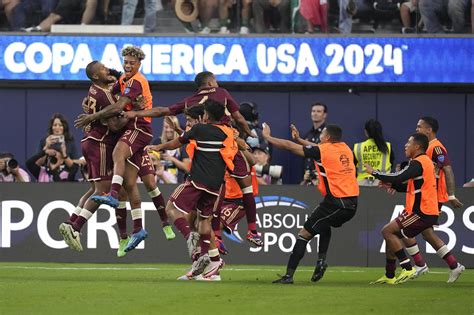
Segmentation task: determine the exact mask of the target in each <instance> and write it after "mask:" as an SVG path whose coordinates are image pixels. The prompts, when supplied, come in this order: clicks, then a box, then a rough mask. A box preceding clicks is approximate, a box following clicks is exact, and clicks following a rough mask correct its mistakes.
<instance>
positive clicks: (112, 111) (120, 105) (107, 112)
mask: <svg viewBox="0 0 474 315" xmlns="http://www.w3.org/2000/svg"><path fill="white" fill-rule="evenodd" d="M130 102H131V100H130V99H129V98H128V97H126V96H122V97H121V98H120V99H119V100H118V101H117V103H115V104H112V105H110V106H107V107H105V108H104V109H102V110H100V111H98V112H96V113H93V114H89V115H88V114H81V115H79V116H77V119H76V120H75V121H74V127H76V128H82V127H84V126H87V125H88V124H90V123H91V122H93V121H94V120H99V119H107V118H110V117H113V116H116V115H117V114H119V113H120V112H121V111H123V109H124V108H125V105H127V104H128V103H130Z"/></svg>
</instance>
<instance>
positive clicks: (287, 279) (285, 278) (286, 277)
mask: <svg viewBox="0 0 474 315" xmlns="http://www.w3.org/2000/svg"><path fill="white" fill-rule="evenodd" d="M278 276H279V277H281V278H280V279H277V280H274V281H272V283H281V284H293V277H292V276H290V275H284V276H280V275H278Z"/></svg>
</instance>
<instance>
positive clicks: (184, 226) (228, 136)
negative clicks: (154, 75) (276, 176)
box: [147, 99, 238, 276]
mask: <svg viewBox="0 0 474 315" xmlns="http://www.w3.org/2000/svg"><path fill="white" fill-rule="evenodd" d="M203 105H204V117H203V118H204V121H206V122H207V123H206V124H196V125H194V126H193V127H192V128H191V129H190V130H189V131H186V132H185V133H184V134H182V135H181V136H180V137H179V138H176V139H174V140H172V141H170V142H167V143H162V144H159V145H155V146H148V147H147V148H148V149H151V150H155V151H159V150H173V149H177V148H179V147H181V146H183V145H184V144H187V147H186V151H187V153H188V155H189V157H190V158H191V160H192V167H191V171H190V174H189V176H188V179H187V181H186V182H185V183H184V184H183V185H180V186H179V187H178V188H176V190H175V191H174V192H173V194H172V195H171V197H170V199H169V201H168V204H167V206H166V211H167V212H168V215H169V216H170V218H171V219H172V220H173V222H174V225H175V226H176V228H177V229H178V230H179V231H180V232H181V234H183V236H184V238H185V239H186V240H187V243H188V250H189V249H190V243H192V241H193V240H192V238H193V235H192V234H191V229H190V227H189V223H188V221H187V219H186V216H187V214H189V213H191V212H193V211H196V209H198V216H199V223H198V231H199V235H200V239H199V245H200V247H201V251H200V254H199V258H198V259H197V260H196V262H195V263H194V264H193V268H192V270H191V274H192V276H197V275H199V274H202V273H203V271H204V270H205V269H206V267H207V266H208V265H209V264H210V263H211V258H212V257H210V255H209V254H210V253H209V247H210V244H211V232H212V228H211V222H210V220H211V217H212V215H213V213H214V211H215V210H216V209H217V208H218V206H219V203H220V202H219V201H220V200H219V199H220V198H219V197H220V195H221V191H222V189H223V187H222V186H223V185H222V184H223V181H224V173H225V170H226V168H228V169H230V170H232V169H233V168H234V165H233V162H232V161H233V159H234V156H235V154H236V153H237V151H238V148H237V144H236V143H235V141H234V131H233V129H232V128H230V127H229V126H227V125H226V124H222V123H221V119H222V116H224V115H225V106H224V105H223V104H220V103H218V102H215V101H213V100H209V99H208V100H206V101H204V102H203ZM216 251H217V249H216ZM214 253H215V252H214ZM189 254H190V255H192V253H191V252H190V253H189ZM216 254H217V255H218V254H219V252H218V251H217V253H216ZM219 259H220V258H219Z"/></svg>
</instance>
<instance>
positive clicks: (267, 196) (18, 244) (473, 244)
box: [0, 183, 474, 268]
mask: <svg viewBox="0 0 474 315" xmlns="http://www.w3.org/2000/svg"><path fill="white" fill-rule="evenodd" d="M1 188H2V189H1V190H0V200H1V208H0V209H1V213H0V215H1V216H0V222H1V224H0V236H1V237H0V261H44V262H83V263H86V262H90V263H116V262H123V263H158V262H161V263H187V262H188V260H189V258H188V257H187V250H186V245H185V242H184V240H183V238H182V237H181V235H179V233H177V234H178V235H177V238H176V239H175V240H174V241H166V240H165V238H164V235H163V233H162V232H161V223H160V221H159V217H158V214H157V213H156V210H155V209H154V207H153V204H152V202H151V201H150V200H149V198H148V197H147V194H146V191H145V189H144V187H142V186H141V187H140V190H141V197H142V200H143V201H144V203H143V205H142V206H143V209H144V210H145V215H144V224H145V228H146V229H147V231H148V232H149V237H148V238H147V240H146V241H145V242H144V246H143V244H142V245H140V246H139V248H138V249H136V250H134V251H132V252H130V253H129V254H127V256H125V257H124V258H121V259H119V258H117V257H116V248H117V247H118V239H117V232H116V227H115V226H114V225H115V223H116V219H115V213H114V211H113V209H111V208H108V207H107V206H102V207H101V208H100V209H99V211H98V212H97V215H94V216H93V217H92V218H91V219H90V220H89V222H88V223H87V226H85V228H84V229H83V232H82V245H83V247H84V251H83V252H81V253H78V252H75V251H72V250H70V249H68V248H67V246H66V244H65V243H64V241H63V240H62V238H61V236H60V234H59V231H58V225H59V224H60V223H61V222H63V221H64V220H65V219H66V218H67V216H68V212H69V213H72V211H73V210H74V208H75V204H76V202H77V200H78V199H79V197H80V196H81V195H82V194H83V193H84V192H85V191H86V190H87V188H88V186H87V185H86V184H81V183H53V184H2V186H1ZM174 188H175V186H173V185H163V186H161V187H160V189H161V190H162V192H163V194H164V196H165V197H168V196H169V195H170V194H171V192H172V191H173V189H174ZM456 194H457V196H458V197H459V199H460V200H462V202H464V207H463V208H462V209H457V210H453V209H451V208H449V207H447V206H444V207H443V213H442V215H441V216H440V220H439V223H440V225H439V226H438V227H436V228H435V230H437V233H438V235H439V236H440V237H441V238H442V239H443V240H444V241H445V242H446V244H447V245H448V247H449V248H450V249H452V251H453V253H454V254H455V255H456V257H457V259H458V260H459V261H460V262H461V263H462V264H464V265H465V266H466V267H467V268H474V238H473V237H472V235H473V231H474V215H473V214H474V194H473V189H472V188H471V189H469V188H463V189H459V190H458V191H457V193H456ZM320 200H321V196H320V194H319V193H318V194H315V191H314V187H306V186H305V187H300V186H271V187H270V186H267V187H262V188H261V191H260V196H259V197H256V204H257V208H258V210H257V211H258V221H257V224H258V225H259V230H260V231H261V232H263V233H264V240H265V246H264V247H263V248H262V249H254V248H250V247H249V245H248V243H247V242H246V241H245V240H244V241H242V239H244V238H245V232H246V224H245V223H242V226H240V227H238V228H237V233H235V234H234V236H232V237H228V236H225V237H224V240H225V242H226V245H227V247H228V249H229V250H230V255H228V256H227V257H226V261H227V262H228V263H239V264H285V263H286V261H287V259H288V255H289V253H290V252H291V249H292V247H293V244H294V242H295V241H296V235H297V232H298V230H299V229H300V228H301V227H302V225H303V223H304V221H305V219H306V216H307V215H309V214H310V213H311V211H312V209H313V208H314V207H315V206H316V205H317V203H318V202H319V201H320ZM403 204H404V195H403V194H397V195H396V196H390V195H387V194H386V193H385V192H384V191H383V190H381V189H377V188H362V190H361V195H360V198H359V208H358V210H357V214H356V216H355V217H354V218H353V219H352V220H351V221H349V222H348V223H346V224H344V225H343V226H342V227H341V228H338V229H333V233H332V239H331V245H330V250H329V252H328V261H329V264H330V265H346V266H378V267H382V266H383V265H384V263H385V259H384V253H383V249H384V245H383V239H382V236H381V234H380V230H381V228H382V227H383V226H384V225H385V224H386V223H387V222H388V221H390V220H391V218H394V217H395V216H396V215H397V214H398V213H399V212H400V211H401V210H402V209H403ZM243 221H244V222H245V219H243ZM128 224H129V225H128V227H129V229H130V227H131V219H130V216H129V218H128ZM418 241H419V247H420V250H421V252H422V253H423V254H424V257H425V258H426V260H427V262H428V264H429V265H430V266H432V267H435V266H438V267H444V266H445V264H444V262H443V261H442V260H441V259H440V258H439V257H437V255H436V254H435V253H434V251H433V249H431V248H430V247H429V246H427V245H426V243H425V242H424V241H423V240H422V239H421V238H420V237H419V238H418ZM317 248H318V238H315V239H314V240H313V241H311V243H310V244H309V245H308V248H307V249H308V250H310V251H311V253H308V254H307V255H306V256H305V258H304V260H303V264H306V265H313V264H314V262H315V261H316V257H317V256H316V254H315V252H317Z"/></svg>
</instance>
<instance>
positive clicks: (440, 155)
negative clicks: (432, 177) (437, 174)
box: [430, 146, 451, 168]
mask: <svg viewBox="0 0 474 315" xmlns="http://www.w3.org/2000/svg"><path fill="white" fill-rule="evenodd" d="M430 158H431V159H432V160H433V162H435V163H436V165H437V166H438V168H443V167H445V166H448V165H451V162H450V161H449V157H448V152H446V150H445V149H443V148H442V147H440V146H436V147H435V148H434V150H433V155H432V156H430Z"/></svg>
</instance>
